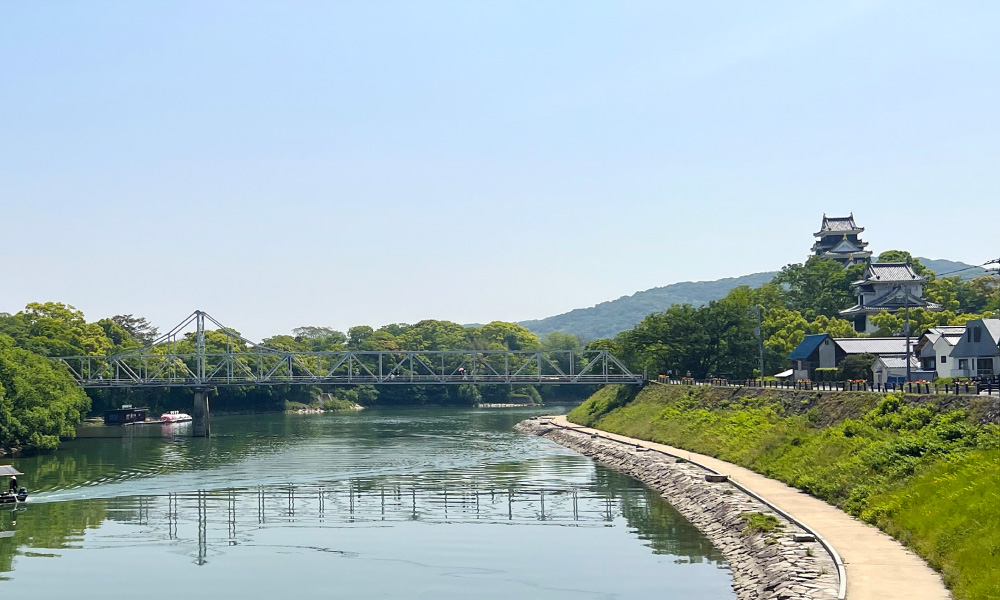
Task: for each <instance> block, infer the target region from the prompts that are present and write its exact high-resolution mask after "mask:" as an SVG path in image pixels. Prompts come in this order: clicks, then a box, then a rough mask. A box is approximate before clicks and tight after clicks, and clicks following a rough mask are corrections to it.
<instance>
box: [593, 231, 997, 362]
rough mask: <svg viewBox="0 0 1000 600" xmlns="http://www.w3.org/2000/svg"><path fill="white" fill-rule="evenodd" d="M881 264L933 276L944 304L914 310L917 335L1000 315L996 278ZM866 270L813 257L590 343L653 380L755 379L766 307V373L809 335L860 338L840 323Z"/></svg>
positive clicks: (898, 328)
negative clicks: (936, 309)
mask: <svg viewBox="0 0 1000 600" xmlns="http://www.w3.org/2000/svg"><path fill="white" fill-rule="evenodd" d="M878 260H879V261H881V262H897V261H898V262H905V261H910V263H911V265H912V266H913V268H914V270H915V271H916V272H917V273H918V274H920V275H923V276H924V277H927V279H928V282H927V284H926V286H925V288H924V297H925V298H927V299H928V300H930V301H931V302H935V303H937V304H940V305H941V306H942V307H943V310H941V311H940V312H930V311H926V310H923V309H914V310H911V311H910V322H909V325H910V331H911V332H913V333H914V334H915V335H918V334H919V332H921V331H923V330H924V329H926V328H928V327H933V326H936V325H964V324H965V323H966V321H968V320H970V319H975V318H979V317H983V316H991V315H995V314H996V313H997V311H998V305H997V299H998V297H997V280H996V279H995V278H992V277H988V276H986V277H980V278H977V279H973V280H971V281H963V280H961V279H960V278H959V277H954V276H952V277H937V276H936V275H935V274H934V273H933V271H931V270H929V269H927V268H926V267H924V265H922V264H921V263H920V261H918V260H916V259H913V258H912V257H911V256H910V255H909V253H907V252H902V251H896V250H893V251H888V252H883V253H882V254H881V255H879V258H878ZM864 270H865V265H853V266H850V267H847V268H844V267H843V266H842V265H841V264H840V263H838V262H836V261H832V260H827V259H823V258H820V257H811V258H810V259H809V260H807V261H806V262H805V263H801V264H792V265H788V266H786V267H785V268H783V269H782V270H781V272H779V273H778V274H777V275H776V276H775V277H774V279H773V280H772V281H770V282H769V283H767V284H765V285H763V286H760V287H757V288H750V287H746V286H743V287H738V288H736V289H734V290H732V291H731V292H730V293H729V294H728V295H727V296H726V297H725V298H723V299H721V300H716V301H712V302H709V303H708V304H707V305H705V306H701V307H694V306H691V305H689V304H682V305H675V306H672V307H670V308H668V309H667V310H665V311H662V312H657V313H653V314H651V315H649V316H647V317H646V318H645V319H643V320H642V321H641V322H640V323H639V324H638V325H636V326H635V327H634V328H632V329H630V330H628V331H623V332H622V333H620V334H618V335H617V336H616V337H615V338H614V339H613V340H598V341H596V342H592V343H591V346H593V347H605V348H609V349H611V350H612V351H613V352H615V353H617V354H620V356H621V357H622V358H624V359H625V360H626V361H627V362H628V364H629V365H630V366H631V367H632V368H634V369H636V370H640V371H641V370H645V371H646V372H647V374H649V375H652V376H655V375H657V374H665V373H667V372H668V371H671V372H673V373H674V374H676V375H687V374H688V373H690V374H691V376H692V377H696V378H706V377H709V376H712V375H718V376H728V377H735V378H744V377H750V376H753V375H754V374H755V372H756V371H758V370H759V368H758V364H759V343H758V341H757V339H758V338H757V333H756V328H757V317H756V312H755V311H756V310H757V307H761V309H762V311H763V312H762V314H763V318H762V327H761V331H762V335H763V338H764V363H765V366H764V371H765V373H766V374H772V373H775V372H778V371H780V370H783V369H784V368H786V367H787V364H788V361H787V360H786V359H785V357H786V356H787V355H788V353H789V352H791V351H792V349H794V348H795V346H797V345H798V344H799V342H801V341H802V339H803V338H804V337H805V336H806V335H807V334H814V333H830V334H831V335H833V336H834V337H855V336H858V335H860V334H858V333H856V332H855V331H854V327H853V326H852V324H851V323H849V322H848V321H845V320H843V319H841V318H839V311H840V310H843V309H845V308H847V307H850V306H852V305H853V304H854V303H855V302H856V300H857V299H856V296H855V295H854V291H853V289H852V286H851V284H852V283H853V282H855V281H858V280H860V279H861V278H862V277H863V276H864ZM872 322H873V323H875V325H876V326H877V327H878V328H879V329H878V331H877V332H875V333H874V335H875V336H893V335H899V334H900V333H901V332H903V330H904V327H905V325H906V323H905V318H904V315H903V314H892V313H883V314H880V315H876V316H875V317H873V318H872Z"/></svg>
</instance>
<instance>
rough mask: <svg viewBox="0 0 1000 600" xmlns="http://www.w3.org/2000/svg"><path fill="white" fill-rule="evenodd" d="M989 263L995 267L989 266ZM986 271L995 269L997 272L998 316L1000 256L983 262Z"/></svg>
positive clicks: (999, 314)
mask: <svg viewBox="0 0 1000 600" xmlns="http://www.w3.org/2000/svg"><path fill="white" fill-rule="evenodd" d="M989 265H996V266H995V267H990V266H989ZM983 266H984V267H986V270H987V271H996V273H997V317H998V318H1000V258H994V259H993V260H988V261H986V262H985V263H983Z"/></svg>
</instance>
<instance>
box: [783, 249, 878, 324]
mask: <svg viewBox="0 0 1000 600" xmlns="http://www.w3.org/2000/svg"><path fill="white" fill-rule="evenodd" d="M864 268H865V267H864V265H851V266H850V267H847V268H846V269H845V268H844V267H843V265H841V264H840V263H839V262H837V261H835V260H828V259H825V258H821V257H819V256H812V257H810V258H809V260H807V261H806V262H805V263H804V264H791V265H787V266H785V268H783V269H782V270H781V272H780V273H778V275H776V276H775V278H774V283H776V284H780V285H784V286H786V288H787V289H786V292H785V297H786V299H787V303H786V307H787V308H790V309H792V310H796V311H798V312H800V313H802V315H803V316H804V317H805V318H806V319H808V320H812V319H814V318H816V317H818V316H820V315H823V316H826V317H836V316H837V315H839V314H840V311H841V310H843V309H845V308H849V307H851V306H852V305H853V304H854V303H855V296H854V293H853V291H852V290H851V283H852V282H854V281H856V280H858V279H860V278H861V275H862V274H863V272H864Z"/></svg>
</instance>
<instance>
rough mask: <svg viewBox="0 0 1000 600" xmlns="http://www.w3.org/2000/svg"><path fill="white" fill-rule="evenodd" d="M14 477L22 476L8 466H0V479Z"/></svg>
mask: <svg viewBox="0 0 1000 600" xmlns="http://www.w3.org/2000/svg"><path fill="white" fill-rule="evenodd" d="M14 475H24V473H22V472H20V471H18V470H17V469H15V468H14V467H12V466H10V465H0V477H13V476H14Z"/></svg>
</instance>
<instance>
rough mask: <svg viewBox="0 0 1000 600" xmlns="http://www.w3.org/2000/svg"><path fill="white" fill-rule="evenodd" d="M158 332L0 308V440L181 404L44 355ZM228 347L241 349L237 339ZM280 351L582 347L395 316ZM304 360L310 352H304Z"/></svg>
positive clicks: (227, 401)
mask: <svg viewBox="0 0 1000 600" xmlns="http://www.w3.org/2000/svg"><path fill="white" fill-rule="evenodd" d="M156 338H157V330H156V328H155V327H153V326H152V325H151V324H150V323H149V322H148V321H147V320H146V319H144V318H142V317H136V316H134V315H115V316H113V317H110V318H104V319H100V320H98V321H94V322H88V321H87V320H86V319H85V317H84V315H83V313H82V312H81V311H79V310H77V309H75V308H74V307H72V306H69V305H66V304H61V303H58V302H47V303H32V304H28V305H27V306H26V307H25V308H24V310H22V311H20V312H18V313H16V314H6V313H0V448H8V449H9V448H34V449H47V448H53V447H55V446H56V445H57V444H58V441H59V438H60V437H67V436H72V434H73V430H74V427H75V425H77V424H79V423H80V422H81V421H82V419H83V418H84V417H85V416H86V415H87V414H88V412H90V413H93V414H100V413H101V412H102V411H104V410H106V409H108V408H116V407H118V406H121V405H122V404H126V403H127V404H133V405H137V406H149V407H150V408H151V409H152V410H153V411H154V412H156V411H160V410H169V409H181V410H187V409H189V408H190V405H191V390H189V389H184V388H170V389H137V390H88V391H87V392H86V393H85V392H84V391H83V390H81V389H80V388H79V387H78V386H77V385H76V383H75V382H74V380H73V378H72V377H71V375H70V373H69V371H68V369H67V368H66V367H65V366H63V365H60V364H59V363H57V362H55V361H52V360H49V359H48V358H47V357H55V356H107V355H114V354H118V353H121V352H126V351H130V350H136V349H139V348H144V349H145V352H148V353H154V354H155V353H162V354H164V355H166V353H167V349H166V346H165V345H164V344H157V345H151V344H152V343H153V342H154V341H155V340H156ZM233 343H234V340H233V338H231V337H230V336H228V335H226V334H225V333H223V332H221V331H206V334H205V344H206V350H207V352H209V353H212V352H220V353H221V352H225V351H227V350H229V349H230V345H231V344H233ZM235 344H236V345H235V347H232V349H233V350H237V351H239V350H247V347H246V344H245V343H243V342H242V341H240V340H236V341H235ZM262 344H263V345H264V346H267V347H270V348H274V349H278V350H286V351H341V350H370V351H394V350H581V349H583V347H582V345H581V343H580V341H579V340H578V339H577V338H576V337H575V336H572V335H568V334H562V333H552V334H549V335H547V336H545V337H543V338H541V339H540V338H539V337H538V336H537V335H535V334H534V333H531V332H530V331H528V330H527V329H525V328H524V327H521V326H520V325H517V324H514V323H505V322H501V321H494V322H492V323H488V324H486V325H483V326H481V327H465V326H462V325H459V324H458V323H453V322H450V321H438V320H425V321H420V322H418V323H414V324H405V323H396V324H391V325H386V326H384V327H380V328H378V329H375V328H372V327H369V326H364V325H362V326H357V327H351V328H350V329H348V330H347V332H346V333H343V332H340V331H336V330H333V329H330V328H327V327H319V326H305V327H300V328H297V329H295V330H293V331H292V332H291V334H287V335H276V336H273V337H270V338H267V339H265V340H263V341H262ZM195 346H196V341H195V339H194V334H193V333H191V334H188V335H187V337H185V338H182V339H180V340H178V341H177V342H176V343H175V344H174V346H173V348H172V351H173V352H174V353H175V354H185V353H188V354H193V353H195ZM304 360H308V359H304ZM592 391H593V390H592V389H590V388H589V387H588V388H587V389H577V387H573V386H569V387H568V388H567V387H566V386H564V387H563V389H559V388H558V387H551V386H550V387H548V388H541V389H536V388H535V387H532V386H504V385H491V386H474V385H458V386H386V387H382V388H376V387H374V386H355V387H336V386H335V387H328V388H320V387H317V386H259V387H233V388H217V389H213V390H210V392H209V393H210V395H211V397H212V407H213V410H224V411H254V410H283V409H284V408H285V407H286V406H287V405H288V403H290V402H291V403H301V404H312V405H315V404H316V403H317V401H318V400H319V399H320V398H324V399H325V401H326V402H327V403H328V404H332V405H338V406H339V405H343V404H344V403H346V402H356V403H359V404H362V405H365V406H375V405H423V404H435V405H464V406H469V405H473V404H476V403H480V402H495V403H506V402H510V401H513V400H517V401H521V402H524V401H534V402H541V401H542V400H543V396H544V398H545V399H554V398H567V399H582V398H584V397H586V395H588V394H589V393H591V392H592Z"/></svg>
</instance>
